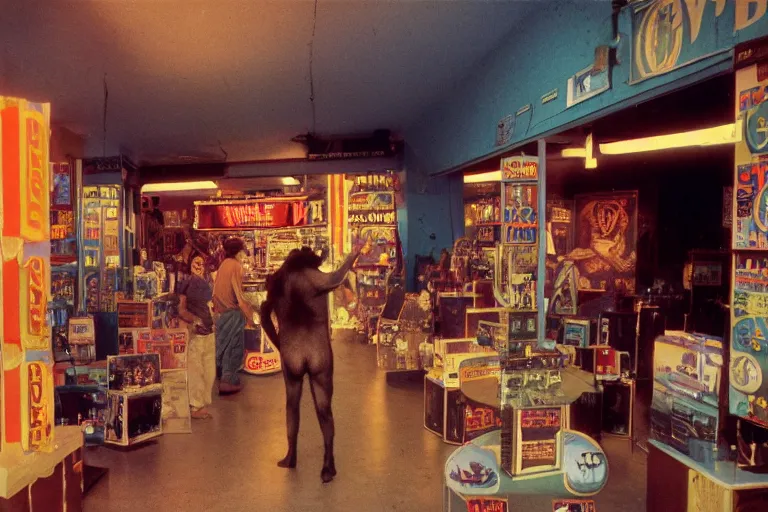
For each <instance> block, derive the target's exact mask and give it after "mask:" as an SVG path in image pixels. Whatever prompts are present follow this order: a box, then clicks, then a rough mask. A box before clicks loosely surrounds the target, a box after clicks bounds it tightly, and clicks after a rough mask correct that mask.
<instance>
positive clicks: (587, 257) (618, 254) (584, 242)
mask: <svg viewBox="0 0 768 512" xmlns="http://www.w3.org/2000/svg"><path fill="white" fill-rule="evenodd" d="M576 212H577V217H576V242H575V244H576V247H575V249H574V250H572V251H571V252H570V253H569V254H568V255H567V256H566V257H565V260H567V261H571V262H573V267H574V268H575V270H576V272H577V276H578V277H577V287H578V289H579V290H601V291H614V290H617V291H624V292H626V293H629V294H632V293H634V291H635V268H636V264H637V251H636V247H637V192H612V193H606V194H590V195H582V196H577V197H576ZM570 271H571V268H570V266H568V265H563V266H562V267H561V269H560V273H561V275H563V274H564V273H566V272H570ZM561 275H559V276H558V277H557V278H556V283H557V282H558V281H559V283H558V284H559V285H560V286H565V283H568V286H569V287H570V286H572V279H569V278H568V276H567V275H565V276H564V277H561ZM556 288H557V285H556ZM571 293H572V292H570V291H569V292H568V294H562V296H563V301H564V303H563V305H562V306H561V307H563V308H566V307H570V305H569V304H568V300H569V297H570V298H571V301H572V297H573V295H572V294H571Z"/></svg>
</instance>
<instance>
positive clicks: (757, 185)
mask: <svg viewBox="0 0 768 512" xmlns="http://www.w3.org/2000/svg"><path fill="white" fill-rule="evenodd" d="M760 78H761V77H759V76H758V66H757V65H753V66H750V67H747V68H744V69H740V70H738V71H737V72H736V93H737V97H736V105H735V115H736V120H737V124H738V123H739V122H741V124H742V126H743V130H744V137H743V138H742V141H741V142H738V143H736V145H735V150H736V151H735V160H736V180H735V182H736V190H735V199H734V201H735V203H736V208H735V215H736V217H735V225H734V226H733V248H734V249H736V250H754V249H758V250H768V158H766V157H768V132H766V130H765V128H764V126H765V120H766V119H768V102H766V99H768V94H766V91H765V88H766V87H768V78H765V77H763V80H760Z"/></svg>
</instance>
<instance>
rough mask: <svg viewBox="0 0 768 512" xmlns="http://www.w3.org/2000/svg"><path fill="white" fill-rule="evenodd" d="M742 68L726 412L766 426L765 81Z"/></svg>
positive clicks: (758, 71)
mask: <svg viewBox="0 0 768 512" xmlns="http://www.w3.org/2000/svg"><path fill="white" fill-rule="evenodd" d="M742 53H743V54H744V55H749V54H750V53H751V51H750V50H749V49H747V50H746V51H743V52H740V53H739V57H741V56H742ZM745 60H748V59H747V58H746V57H745ZM746 64H747V66H746V67H743V68H741V69H738V70H737V71H736V93H737V94H736V98H735V105H734V115H735V118H736V124H737V126H738V125H739V124H741V126H742V127H743V134H744V137H743V139H742V141H741V142H739V143H737V144H736V146H735V174H736V176H735V190H734V195H735V197H734V203H735V205H734V226H733V249H734V251H735V255H734V269H733V296H732V298H731V329H732V331H731V354H730V365H729V375H730V378H729V410H730V413H731V414H734V415H736V416H739V417H742V418H747V419H749V420H750V421H753V422H755V423H757V424H760V425H763V426H768V380H766V379H765V377H764V376H765V375H766V372H768V355H766V354H767V353H768V338H766V336H767V335H768V179H767V178H768V161H765V160H764V158H765V153H768V128H766V126H767V125H768V123H767V122H766V120H767V119H768V102H766V101H765V100H766V96H767V95H766V87H768V77H767V76H765V70H764V69H762V68H763V67H764V66H762V65H760V64H752V65H748V62H747V63H746Z"/></svg>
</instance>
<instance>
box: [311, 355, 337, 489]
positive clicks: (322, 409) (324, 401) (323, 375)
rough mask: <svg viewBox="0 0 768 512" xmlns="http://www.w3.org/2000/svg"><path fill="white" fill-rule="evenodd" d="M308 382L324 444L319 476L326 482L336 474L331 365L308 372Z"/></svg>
mask: <svg viewBox="0 0 768 512" xmlns="http://www.w3.org/2000/svg"><path fill="white" fill-rule="evenodd" d="M329 366H330V365H329ZM309 384H310V387H311V389H312V398H313V399H314V401H315V411H316V412H317V420H318V421H319V422H320V430H322V432H323V442H324V444H325V456H324V457H323V470H322V472H321V473H320V478H322V479H323V482H325V483H328V482H330V481H331V480H333V477H334V476H336V463H335V461H334V458H333V435H334V424H333V412H332V411H331V398H332V397H333V366H330V367H329V368H326V369H325V370H323V371H321V372H318V373H315V374H310V376H309Z"/></svg>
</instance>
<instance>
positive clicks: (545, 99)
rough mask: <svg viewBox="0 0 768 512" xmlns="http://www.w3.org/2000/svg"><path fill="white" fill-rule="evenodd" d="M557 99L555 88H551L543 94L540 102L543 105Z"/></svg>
mask: <svg viewBox="0 0 768 512" xmlns="http://www.w3.org/2000/svg"><path fill="white" fill-rule="evenodd" d="M556 99H557V89H552V90H551V91H549V92H548V93H546V94H545V95H544V96H542V97H541V104H542V105H545V104H547V103H549V102H550V101H555V100H556Z"/></svg>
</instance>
